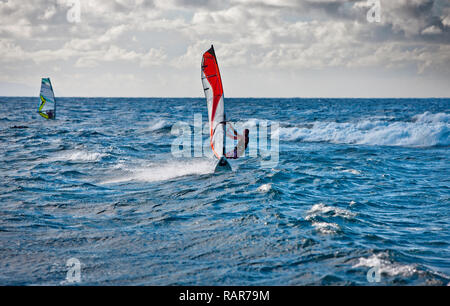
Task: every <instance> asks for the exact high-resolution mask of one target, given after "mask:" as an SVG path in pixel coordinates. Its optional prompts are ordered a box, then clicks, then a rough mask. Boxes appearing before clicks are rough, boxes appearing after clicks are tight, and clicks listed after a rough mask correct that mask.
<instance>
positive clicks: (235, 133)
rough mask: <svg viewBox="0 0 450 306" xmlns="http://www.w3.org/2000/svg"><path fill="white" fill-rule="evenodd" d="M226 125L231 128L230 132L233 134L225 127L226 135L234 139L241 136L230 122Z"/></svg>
mask: <svg viewBox="0 0 450 306" xmlns="http://www.w3.org/2000/svg"><path fill="white" fill-rule="evenodd" d="M228 126H229V127H230V128H231V130H232V133H233V134H229V133H228V129H227V135H228V137H230V138H233V139H234V140H238V139H239V138H241V137H242V136H241V135H239V133H238V132H237V131H236V130H235V129H234V128H233V126H232V125H231V123H230V124H228Z"/></svg>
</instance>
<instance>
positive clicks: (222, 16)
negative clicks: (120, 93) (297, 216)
mask: <svg viewBox="0 0 450 306" xmlns="http://www.w3.org/2000/svg"><path fill="white" fill-rule="evenodd" d="M180 5H183V6H180ZM367 9H368V5H367V1H364V0H356V1H350V0H348V1H347V0H340V1H338V0H336V1H332V0H326V1H325V0H324V1H296V0H250V1H244V0H230V1H213V0H210V1H209V0H199V1H188V0H164V1H163V0H155V1H143V0H115V1H100V0H86V1H82V11H81V19H82V21H81V22H80V23H69V22H68V21H67V19H66V13H67V10H68V6H67V4H66V1H63V0H36V1H32V2H25V1H7V2H5V1H0V48H1V49H0V56H1V58H0V65H1V66H0V68H1V69H2V71H4V72H6V73H7V72H8V71H9V72H10V73H11V74H12V73H14V77H15V78H16V79H17V80H20V72H18V71H17V70H16V69H17V66H23V67H31V66H33V65H34V70H35V71H37V72H42V73H44V72H45V70H46V69H50V70H52V71H55V70H54V69H53V67H54V66H57V67H60V68H59V70H58V69H56V71H55V73H56V75H62V74H63V73H68V72H70V74H71V75H83V77H84V79H85V80H90V78H92V79H93V78H94V77H95V78H96V79H97V78H98V77H99V76H101V75H102V74H109V73H111V74H113V75H117V74H121V73H123V71H124V70H126V71H127V72H126V73H132V72H131V71H134V73H135V74H136V75H140V74H144V73H143V71H147V70H149V69H154V70H155V71H157V72H155V73H157V74H158V75H159V79H157V80H156V81H157V82H159V81H160V80H162V79H164V80H165V82H166V83H169V84H170V83H172V84H173V83H176V82H170V81H168V80H170V79H174V78H175V76H174V74H173V73H170V72H169V71H164V69H162V67H163V66H170V67H171V68H170V69H176V70H177V71H178V73H183V74H185V75H186V79H188V77H187V76H188V75H192V77H193V78H195V77H197V76H198V71H197V70H198V69H199V68H198V67H199V65H200V64H199V63H200V58H201V54H202V52H204V51H205V50H206V49H207V48H209V46H210V44H214V45H215V46H216V50H217V53H218V56H219V62H220V65H221V67H223V68H226V69H232V70H233V71H242V68H243V67H245V69H247V70H251V71H252V73H253V74H262V75H265V76H267V74H270V73H275V72H277V73H278V72H280V71H284V72H285V73H284V76H283V74H281V77H282V78H283V77H284V78H285V79H284V80H285V83H286V84H289V80H290V76H289V75H290V74H292V73H302V72H303V71H305V70H313V71H318V70H319V71H323V72H324V73H326V72H327V71H333V69H344V70H345V69H348V71H350V70H352V69H384V71H385V72H386V73H388V74H392V73H395V70H396V69H400V70H401V69H406V70H408V71H409V72H410V71H413V73H414V71H415V74H416V75H419V76H425V75H429V76H432V77H433V78H440V79H445V78H448V76H449V75H450V62H449V56H448V46H449V45H450V27H449V18H450V17H449V12H450V4H448V3H447V2H446V1H444V0H434V1H433V0H408V1H407V0H398V1H387V0H382V22H381V23H380V24H370V23H368V22H367V20H366V13H367ZM30 65H31V66H30ZM47 67H48V68H47ZM93 71H95V74H93ZM24 73H25V72H24ZM348 77H349V78H352V72H348ZM403 77H406V76H403ZM142 78H145V76H142ZM22 79H23V81H24V82H25V80H28V79H27V78H26V77H25V75H23V76H22ZM137 84H140V83H137ZM186 84H187V83H186ZM143 86H144V85H143ZM191 87H192V85H191V83H189V85H186V87H182V86H179V87H177V90H180V95H183V94H182V93H181V91H186V92H189V93H191V92H193V91H192V89H191Z"/></svg>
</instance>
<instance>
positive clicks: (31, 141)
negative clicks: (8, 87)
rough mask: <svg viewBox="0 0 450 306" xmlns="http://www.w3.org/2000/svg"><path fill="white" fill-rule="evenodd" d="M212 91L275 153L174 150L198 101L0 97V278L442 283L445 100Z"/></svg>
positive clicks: (448, 257)
mask: <svg viewBox="0 0 450 306" xmlns="http://www.w3.org/2000/svg"><path fill="white" fill-rule="evenodd" d="M226 102H227V106H226V107H227V113H228V116H229V117H231V119H232V120H241V121H242V122H243V123H245V124H250V123H255V122H256V123H258V122H260V121H262V120H269V121H270V120H272V121H276V122H279V123H280V129H279V130H278V131H277V133H278V136H279V139H280V143H279V148H280V156H279V163H278V165H277V166H275V167H271V168H262V167H261V163H260V161H261V159H260V157H247V158H244V159H241V160H237V161H232V162H231V163H232V167H233V172H232V173H228V174H221V175H215V174H213V168H214V160H213V159H212V158H211V157H208V156H205V157H199V158H194V157H191V158H183V159H179V158H176V157H174V156H173V155H172V154H171V145H172V142H173V141H174V139H175V138H176V136H175V135H172V134H171V127H172V124H174V123H175V122H178V121H180V120H181V121H185V122H186V123H188V124H190V125H191V126H193V120H194V114H195V113H202V114H203V120H206V106H205V102H204V99H200V98H199V99H156V98H149V99H129V98H117V99H107V98H89V99H86V98H61V99H58V109H57V116H58V117H57V120H55V121H47V120H44V119H43V118H41V117H40V116H39V115H38V114H37V113H36V112H35V109H36V107H37V104H38V99H37V98H4V97H3V98H0V107H1V110H2V111H1V112H0V153H1V154H0V172H1V181H0V216H1V217H0V284H2V285H23V284H25V285H47V284H66V283H67V281H66V275H67V271H68V267H67V266H66V263H67V260H68V259H70V258H77V259H78V260H79V261H80V262H81V284H85V285H92V284H93V285H99V284H101V285H110V284H117V285H131V284H136V285H173V284H177V285H311V284H314V285H320V284H325V285H328V284H333V285H341V284H343V285H352V284H354V285H373V284H382V285H391V284H402V285H403V284H406V285H410V284H411V285H422V284H425V285H426V284H431V285H434V284H437V285H447V284H448V283H449V281H450V248H449V243H450V208H449V204H450V189H449V188H450V175H449V174H450V171H449V170H450V169H449V166H450V100H449V99H422V100H420V99H405V100H393V99H383V100H370V99H349V100H347V99H227V100H226ZM14 126H16V127H17V126H26V127H28V128H12V127H14ZM371 268H375V269H377V271H378V272H380V282H379V283H370V282H368V278H367V273H368V271H369V270H370V269H371ZM372 280H373V279H372Z"/></svg>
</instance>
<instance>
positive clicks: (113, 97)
mask: <svg viewBox="0 0 450 306" xmlns="http://www.w3.org/2000/svg"><path fill="white" fill-rule="evenodd" d="M0 98H39V96H38V95H36V96H12V95H6V96H4V95H0ZM55 98H56V99H58V98H111V99H125V98H126V99H204V98H205V97H188V96H186V97H181V96H179V97H169V96H165V97H162V96H159V97H158V96H129V97H127V96H56V97H55ZM226 98H227V99H450V96H448V97H444V96H442V97H440V96H434V97H433V96H428V97H413V96H411V97H256V96H255V97H226Z"/></svg>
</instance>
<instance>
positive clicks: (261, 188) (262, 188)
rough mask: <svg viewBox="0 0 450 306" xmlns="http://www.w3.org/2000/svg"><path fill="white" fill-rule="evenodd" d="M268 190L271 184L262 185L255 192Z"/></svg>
mask: <svg viewBox="0 0 450 306" xmlns="http://www.w3.org/2000/svg"><path fill="white" fill-rule="evenodd" d="M270 189H272V184H264V185H261V186H259V187H258V189H256V190H257V191H259V192H268V191H269V190H270Z"/></svg>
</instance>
